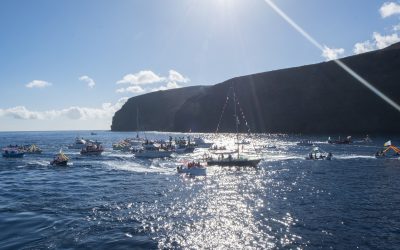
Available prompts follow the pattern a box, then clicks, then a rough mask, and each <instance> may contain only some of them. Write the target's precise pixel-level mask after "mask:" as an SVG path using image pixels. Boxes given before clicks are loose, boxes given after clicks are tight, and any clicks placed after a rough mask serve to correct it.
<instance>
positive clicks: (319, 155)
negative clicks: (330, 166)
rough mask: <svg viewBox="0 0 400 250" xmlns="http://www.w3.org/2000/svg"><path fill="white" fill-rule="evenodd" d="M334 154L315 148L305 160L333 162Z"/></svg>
mask: <svg viewBox="0 0 400 250" xmlns="http://www.w3.org/2000/svg"><path fill="white" fill-rule="evenodd" d="M332 157H333V154H332V153H326V152H323V151H322V150H320V149H319V148H318V147H314V148H313V149H312V151H311V152H310V153H309V154H308V155H307V157H306V158H305V159H306V160H328V161H330V160H332Z"/></svg>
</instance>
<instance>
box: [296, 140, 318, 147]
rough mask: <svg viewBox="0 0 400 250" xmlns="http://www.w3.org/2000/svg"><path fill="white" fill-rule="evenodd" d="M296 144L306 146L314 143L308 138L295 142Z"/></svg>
mask: <svg viewBox="0 0 400 250" xmlns="http://www.w3.org/2000/svg"><path fill="white" fill-rule="evenodd" d="M297 146H306V147H311V146H314V143H312V141H310V140H301V141H300V142H298V143H297Z"/></svg>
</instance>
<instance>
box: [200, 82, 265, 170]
mask: <svg viewBox="0 0 400 250" xmlns="http://www.w3.org/2000/svg"><path fill="white" fill-rule="evenodd" d="M230 90H232V92H233V104H234V117H235V122H236V139H235V144H236V146H237V149H236V152H232V153H224V154H219V156H218V158H216V159H215V158H213V157H209V158H207V165H208V166H213V165H218V166H238V167H256V166H257V165H258V164H259V163H260V161H261V159H260V158H250V157H246V156H244V155H241V154H240V146H241V145H242V147H243V145H244V144H247V141H245V140H240V138H239V117H238V115H237V105H238V101H237V97H236V93H235V90H234V89H233V87H231V88H230ZM227 100H229V92H228V98H227ZM223 111H224V109H223ZM223 111H222V112H223ZM221 117H222V116H221ZM218 127H219V125H218ZM217 132H218V128H217ZM235 153H236V156H234V154H235ZM226 154H227V155H228V156H227V157H225V155H226Z"/></svg>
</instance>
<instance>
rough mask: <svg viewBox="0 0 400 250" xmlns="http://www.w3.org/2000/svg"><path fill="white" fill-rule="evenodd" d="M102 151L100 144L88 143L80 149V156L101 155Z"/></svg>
mask: <svg viewBox="0 0 400 250" xmlns="http://www.w3.org/2000/svg"><path fill="white" fill-rule="evenodd" d="M103 151H104V149H103V146H102V145H101V143H100V142H97V141H95V142H93V141H90V142H88V143H86V146H85V147H84V148H82V149H81V155H101V154H102V153H103Z"/></svg>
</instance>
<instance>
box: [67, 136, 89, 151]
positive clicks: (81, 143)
mask: <svg viewBox="0 0 400 250" xmlns="http://www.w3.org/2000/svg"><path fill="white" fill-rule="evenodd" d="M85 147H86V140H84V139H83V138H79V137H76V138H75V143H74V144H72V145H69V146H68V149H83V148H85Z"/></svg>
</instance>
